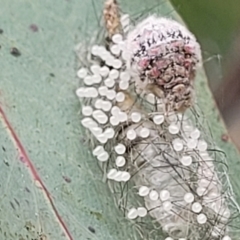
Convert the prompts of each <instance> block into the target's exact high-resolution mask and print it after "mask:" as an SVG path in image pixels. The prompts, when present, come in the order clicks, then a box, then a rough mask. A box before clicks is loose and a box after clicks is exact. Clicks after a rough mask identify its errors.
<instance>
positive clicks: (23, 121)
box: [0, 0, 240, 240]
mask: <svg viewBox="0 0 240 240" xmlns="http://www.w3.org/2000/svg"><path fill="white" fill-rule="evenodd" d="M120 4H121V6H122V9H123V11H125V12H128V13H130V14H132V15H134V16H137V15H139V14H141V13H142V12H146V9H152V12H155V13H158V14H159V15H162V16H166V15H168V16H169V15H171V16H173V17H174V18H177V19H179V17H178V16H177V15H176V13H175V12H174V10H173V8H172V6H171V5H170V4H169V3H168V2H167V1H161V2H160V1H157V0H149V1H144V0H132V1H127V0H122V1H120ZM0 11H1V14H0V23H1V26H0V28H1V29H2V30H3V33H1V34H0V42H1V49H0V59H1V72H0V94H1V95H0V98H1V105H0V106H1V119H2V123H3V124H2V126H1V129H0V145H1V148H0V169H1V170H0V171H1V174H0V179H1V180H0V190H1V197H0V212H1V221H0V239H6V240H11V239H13V240H15V239H18V240H27V239H41V238H40V236H42V239H44V240H45V238H44V236H47V239H51V240H52V239H57V240H60V239H99V240H100V239H104V240H107V239H109V240H110V239H111V240H114V239H116V240H121V239H122V240H123V239H139V237H137V233H136V229H135V228H134V226H132V224H131V223H130V221H128V220H126V219H124V217H123V216H122V212H121V211H120V210H118V209H117V207H116V206H115V204H114V201H113V196H112V195H111V193H110V190H109V188H108V186H107V185H106V184H105V183H104V182H103V181H102V173H101V170H100V169H99V167H98V165H97V164H96V160H95V159H94V158H93V157H92V155H91V154H90V149H88V146H87V144H86V143H85V138H86V137H85V136H84V135H83V131H82V128H81V126H80V116H79V109H80V105H79V100H78V99H77V97H76V96H75V90H76V88H77V87H78V79H77V78H76V71H77V67H78V63H77V60H76V56H75V53H74V47H75V45H76V44H77V43H79V42H82V41H85V39H88V38H89V37H90V36H92V35H93V32H96V31H97V30H98V29H99V19H100V17H101V11H102V2H99V1H97V0H94V1H89V0H82V1H81V0H78V1H77V0H62V1H55V2H53V1H48V0H41V1H27V0H12V1H7V0H3V1H1V10H0ZM193 32H194V31H193ZM13 48H17V49H18V52H17V51H16V49H13ZM196 82H197V90H198V92H199V96H198V97H199V105H200V107H201V108H202V111H203V112H204V113H205V115H206V116H207V118H209V119H208V120H209V122H210V124H211V131H212V132H213V136H214V139H215V141H216V142H217V144H218V145H219V146H220V147H221V148H222V149H223V150H224V151H225V152H226V154H227V155H228V160H229V167H230V177H231V180H232V182H233V186H234V191H235V193H236V195H237V200H238V202H240V192H238V189H239V183H238V181H237V178H236V174H237V173H238V171H239V169H240V165H239V155H238V153H237V152H236V150H235V148H234V146H233V145H232V144H231V143H226V142H223V141H222V140H221V135H222V134H224V133H226V130H225V127H224V126H223V124H222V122H221V120H220V117H219V114H218V112H217V110H216V107H215V105H214V103H213V100H212V97H211V94H210V92H209V90H208V87H207V84H206V82H207V81H206V77H205V75H204V73H203V72H201V74H200V75H199V76H198V78H197V80H196ZM156 237H157V236H156Z"/></svg>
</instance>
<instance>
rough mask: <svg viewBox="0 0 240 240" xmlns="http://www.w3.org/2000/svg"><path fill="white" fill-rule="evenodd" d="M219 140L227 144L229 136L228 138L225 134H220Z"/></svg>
mask: <svg viewBox="0 0 240 240" xmlns="http://www.w3.org/2000/svg"><path fill="white" fill-rule="evenodd" d="M221 139H222V141H223V142H228V140H229V136H228V135H227V134H225V133H224V134H222V137H221Z"/></svg>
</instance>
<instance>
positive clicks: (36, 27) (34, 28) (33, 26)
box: [29, 23, 38, 32]
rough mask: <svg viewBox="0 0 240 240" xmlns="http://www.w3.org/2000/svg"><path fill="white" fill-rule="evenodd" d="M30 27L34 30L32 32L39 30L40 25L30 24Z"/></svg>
mask: <svg viewBox="0 0 240 240" xmlns="http://www.w3.org/2000/svg"><path fill="white" fill-rule="evenodd" d="M29 28H30V30H31V31H32V32H38V26H37V25H36V24H34V23H33V24H31V25H30V26H29Z"/></svg>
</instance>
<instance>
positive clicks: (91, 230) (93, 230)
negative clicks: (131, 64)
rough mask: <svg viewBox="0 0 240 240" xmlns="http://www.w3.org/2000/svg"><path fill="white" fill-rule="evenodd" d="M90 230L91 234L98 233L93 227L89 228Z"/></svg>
mask: <svg viewBox="0 0 240 240" xmlns="http://www.w3.org/2000/svg"><path fill="white" fill-rule="evenodd" d="M88 230H89V231H90V232H92V233H96V230H95V229H94V228H93V227H91V226H89V227H88Z"/></svg>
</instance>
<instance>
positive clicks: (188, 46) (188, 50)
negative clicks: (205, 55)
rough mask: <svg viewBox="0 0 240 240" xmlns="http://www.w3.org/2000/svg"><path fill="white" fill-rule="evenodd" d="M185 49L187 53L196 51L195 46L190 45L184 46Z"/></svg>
mask: <svg viewBox="0 0 240 240" xmlns="http://www.w3.org/2000/svg"><path fill="white" fill-rule="evenodd" d="M184 50H185V52H186V53H194V48H193V47H192V46H190V45H186V46H184Z"/></svg>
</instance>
